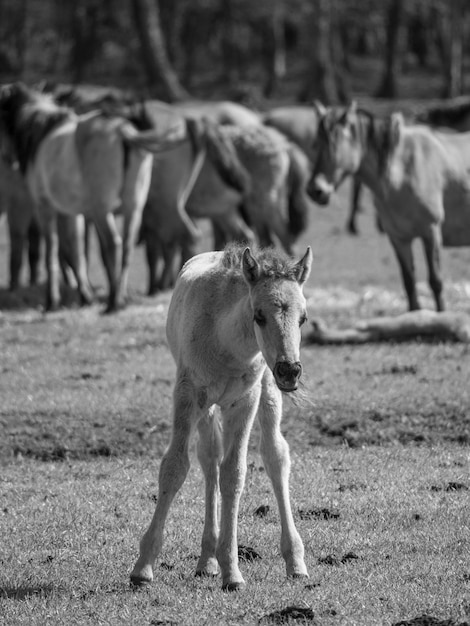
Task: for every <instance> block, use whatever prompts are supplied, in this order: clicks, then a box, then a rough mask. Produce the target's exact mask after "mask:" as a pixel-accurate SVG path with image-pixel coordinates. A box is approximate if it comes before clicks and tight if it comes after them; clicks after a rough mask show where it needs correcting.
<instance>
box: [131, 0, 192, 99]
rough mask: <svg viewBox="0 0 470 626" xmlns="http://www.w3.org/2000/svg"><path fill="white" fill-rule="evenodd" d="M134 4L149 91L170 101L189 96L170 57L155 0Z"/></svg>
mask: <svg viewBox="0 0 470 626" xmlns="http://www.w3.org/2000/svg"><path fill="white" fill-rule="evenodd" d="M132 5H133V9H134V17H135V23H136V27H137V32H138V34H139V39H140V44H141V50H142V59H143V63H144V66H145V69H146V72H147V77H148V81H149V85H150V91H151V92H152V93H154V94H155V95H158V96H159V97H161V98H163V99H165V100H169V101H170V102H175V101H177V100H184V99H185V98H188V97H189V94H188V93H187V92H186V90H185V89H184V88H183V87H182V85H181V83H180V82H179V79H178V76H177V75H176V73H175V71H174V69H173V66H172V65H171V63H170V61H169V59H168V55H167V52H166V47H165V40H164V36H163V32H162V29H161V25H160V12H159V7H158V4H157V2H156V0H132Z"/></svg>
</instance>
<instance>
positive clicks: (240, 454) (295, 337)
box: [131, 246, 312, 591]
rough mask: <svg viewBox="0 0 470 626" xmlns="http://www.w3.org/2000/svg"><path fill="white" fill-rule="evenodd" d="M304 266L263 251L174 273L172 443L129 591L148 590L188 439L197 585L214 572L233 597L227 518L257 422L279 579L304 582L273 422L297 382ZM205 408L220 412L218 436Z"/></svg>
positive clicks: (206, 258)
mask: <svg viewBox="0 0 470 626" xmlns="http://www.w3.org/2000/svg"><path fill="white" fill-rule="evenodd" d="M311 262H312V253H311V250H310V248H308V249H307V252H306V253H305V255H304V257H303V258H302V259H301V260H300V261H299V262H298V263H294V262H292V261H290V260H289V259H288V258H286V257H284V256H282V255H281V254H280V253H279V252H274V251H272V250H264V251H260V252H259V253H258V254H257V256H254V255H253V254H252V253H251V251H250V249H249V248H245V249H243V247H239V246H238V247H237V246H234V247H228V248H227V249H226V250H225V251H224V252H207V253H204V254H200V255H198V256H196V257H193V258H192V259H190V260H189V261H188V262H187V263H186V265H185V266H184V267H183V269H182V271H181V273H180V275H179V277H178V280H177V282H176V286H175V290H174V293H173V297H172V300H171V303H170V308H169V311H168V321H167V337H168V342H169V345H170V348H171V351H172V354H173V357H174V359H175V361H176V365H177V372H176V383H175V387H174V393H173V400H174V422H173V435H172V439H171V443H170V446H169V448H168V450H167V452H166V453H165V455H164V457H163V459H162V463H161V467H160V475H159V495H158V502H157V507H156V510H155V514H154V516H153V520H152V522H151V524H150V526H149V528H148V530H147V532H146V533H145V535H144V537H143V538H142V541H141V544H140V556H139V558H138V560H137V563H136V565H135V567H134V570H133V571H132V573H131V581H132V583H133V584H135V585H142V584H145V583H149V582H151V581H152V580H153V571H152V566H153V563H154V561H155V559H156V558H157V556H158V555H159V553H160V551H161V548H162V543H163V530H164V525H165V519H166V516H167V513H168V510H169V507H170V505H171V502H172V500H173V498H174V497H175V495H176V493H177V491H178V490H179V489H180V487H181V486H182V484H183V482H184V480H185V478H186V475H187V472H188V470H189V465H190V463H189V455H188V449H189V440H190V436H191V435H192V433H193V432H194V430H195V429H196V427H197V429H198V432H199V442H198V458H199V462H200V464H201V467H202V469H203V472H204V476H205V483H206V513H205V524H204V532H203V536H202V551H201V556H200V558H199V562H198V564H197V569H196V573H197V574H199V575H209V576H213V575H216V574H217V572H218V567H219V566H220V569H221V573H222V587H223V589H225V590H229V591H234V590H237V589H239V588H241V587H243V586H244V584H245V583H244V580H243V577H242V575H241V573H240V570H239V568H238V553H237V552H238V549H237V516H238V507H239V501H240V496H241V492H242V490H243V486H244V480H245V474H246V455H247V447H248V438H249V434H250V431H251V427H252V425H253V421H254V418H255V416H256V415H258V418H259V422H260V426H261V455H262V457H263V461H264V464H265V467H266V471H267V474H268V476H269V478H270V479H271V482H272V485H273V488H274V493H275V495H276V498H277V502H278V506H279V513H280V518H281V527H282V532H281V551H282V555H283V557H284V559H285V562H286V570H287V575H288V576H292V577H300V576H308V574H307V568H306V566H305V563H304V548H303V544H302V540H301V539H300V536H299V534H298V532H297V530H296V528H295V525H294V520H293V516H292V511H291V505H290V501H289V485H288V481H289V469H290V457H289V448H288V444H287V442H286V441H285V439H284V437H283V435H282V434H281V430H280V422H281V417H282V393H281V392H291V391H294V390H295V389H297V386H298V382H299V379H300V376H301V373H302V365H301V363H300V360H299V359H300V355H299V352H300V339H301V330H300V329H301V326H302V324H304V323H305V321H306V319H307V314H306V302H305V298H304V296H303V293H302V287H303V284H304V283H305V281H306V280H307V278H308V275H309V273H310V267H311ZM215 405H218V406H219V407H220V411H221V417H222V419H221V426H222V428H221V427H220V425H219V422H218V419H217V418H216V415H215ZM219 476H220V492H221V507H220V533H219V511H218V498H219Z"/></svg>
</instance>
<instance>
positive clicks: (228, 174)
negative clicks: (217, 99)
mask: <svg viewBox="0 0 470 626" xmlns="http://www.w3.org/2000/svg"><path fill="white" fill-rule="evenodd" d="M186 124H187V129H188V134H189V136H190V138H191V141H192V143H193V146H194V148H195V150H196V151H197V150H199V149H200V148H201V146H202V145H203V146H205V148H206V150H207V156H208V158H209V159H210V160H211V162H212V163H213V164H214V166H215V168H216V170H217V172H218V173H219V175H220V177H221V178H222V180H223V181H224V182H225V183H226V184H227V185H228V186H229V187H233V188H234V189H236V190H237V191H239V192H241V193H242V194H246V193H247V192H248V190H249V188H250V184H251V180H250V175H249V173H248V172H247V171H246V169H245V168H244V166H243V165H242V163H241V162H240V160H239V158H238V155H237V152H236V149H235V146H234V144H233V142H232V141H231V139H230V138H229V137H228V136H227V135H226V134H225V133H223V132H222V130H221V128H220V127H219V126H218V125H217V124H215V123H214V122H211V121H209V120H207V119H201V120H196V119H192V118H188V119H187V120H186Z"/></svg>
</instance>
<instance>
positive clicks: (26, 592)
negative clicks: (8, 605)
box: [0, 585, 57, 601]
mask: <svg viewBox="0 0 470 626" xmlns="http://www.w3.org/2000/svg"><path fill="white" fill-rule="evenodd" d="M56 592H57V589H55V588H54V587H53V586H52V585H38V586H37V587H0V599H1V598H3V599H5V600H19V601H22V600H27V599H28V598H31V597H32V596H42V597H48V596H51V595H52V594H53V593H56Z"/></svg>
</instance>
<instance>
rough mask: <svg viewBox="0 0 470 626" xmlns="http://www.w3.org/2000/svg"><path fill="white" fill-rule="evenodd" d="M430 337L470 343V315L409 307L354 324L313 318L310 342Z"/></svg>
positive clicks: (355, 341)
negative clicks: (332, 324)
mask: <svg viewBox="0 0 470 626" xmlns="http://www.w3.org/2000/svg"><path fill="white" fill-rule="evenodd" d="M416 338H428V339H433V340H436V341H459V342H462V343H470V317H469V316H468V315H466V314H465V313H462V312H454V311H452V312H451V311H441V312H436V311H427V310H423V311H408V312H407V313H402V314H401V315H396V316H392V317H390V316H383V317H374V318H372V319H368V320H361V321H359V322H357V323H356V324H355V325H354V326H353V327H352V328H340V329H337V328H328V326H327V325H326V324H325V322H324V321H323V320H321V319H317V320H313V321H312V330H311V331H310V333H309V334H308V335H307V336H306V337H305V342H306V343H318V344H345V343H354V344H356V343H369V342H373V341H406V340H410V339H416Z"/></svg>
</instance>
